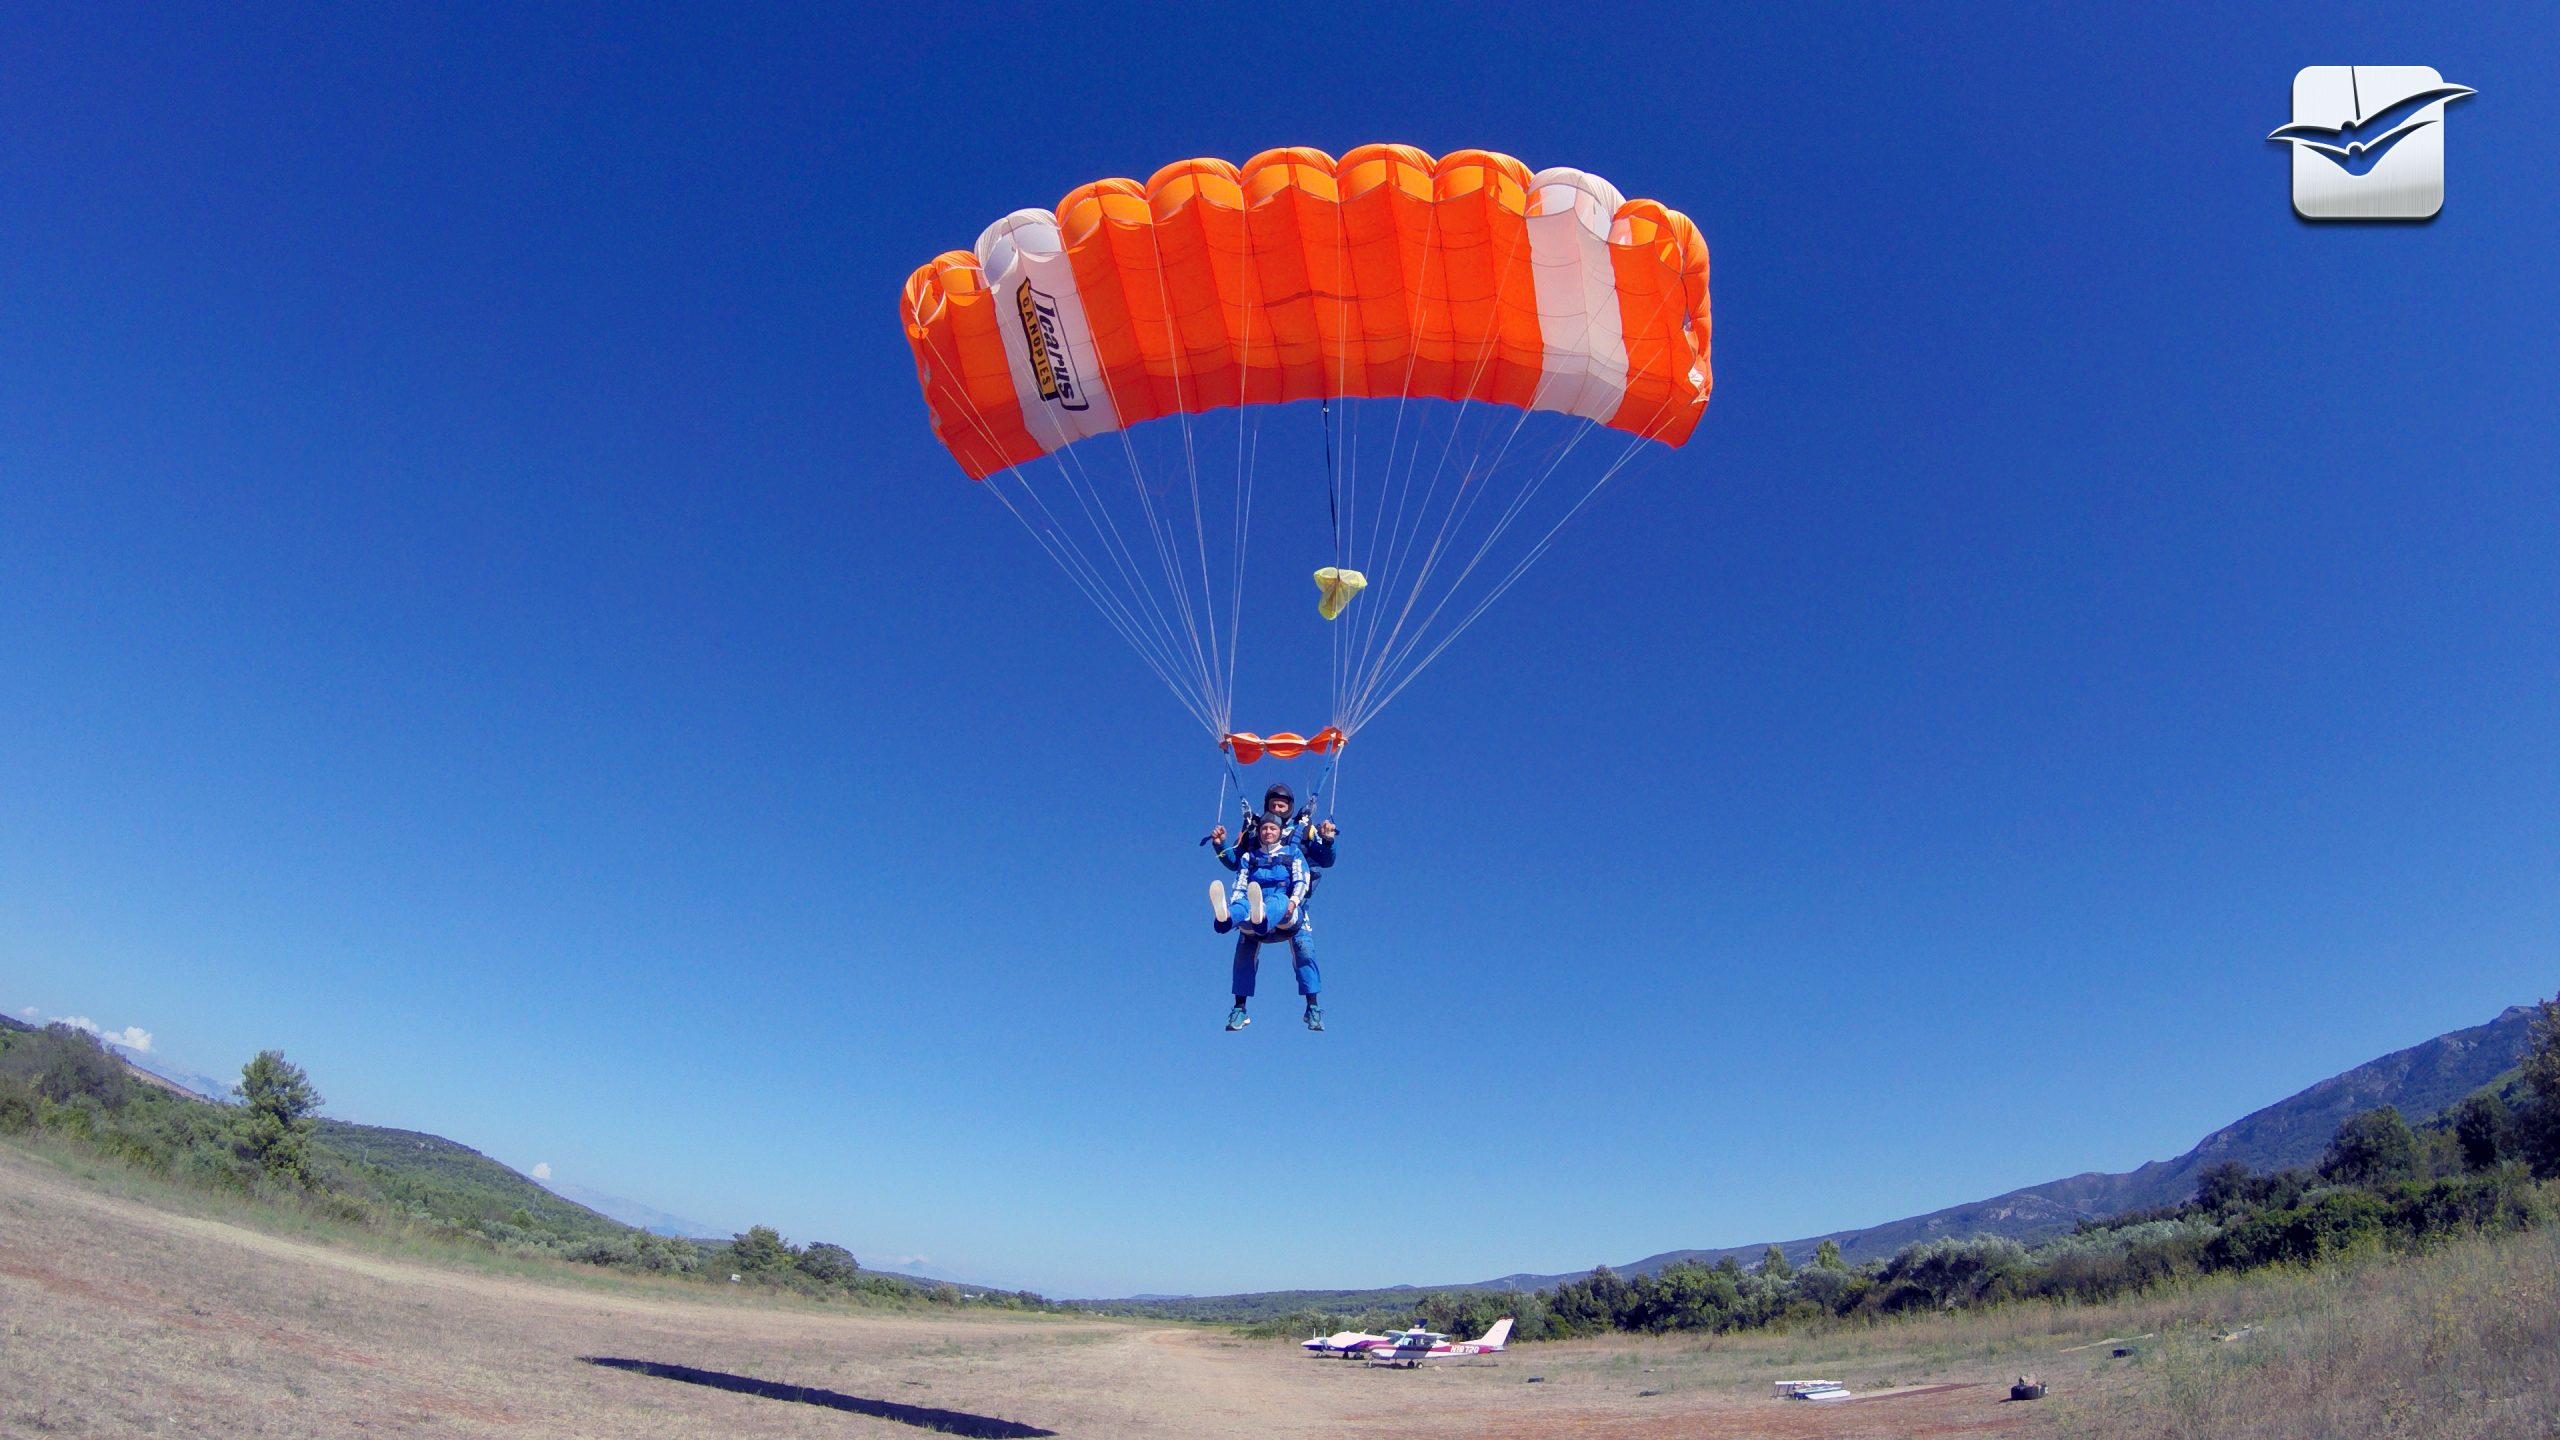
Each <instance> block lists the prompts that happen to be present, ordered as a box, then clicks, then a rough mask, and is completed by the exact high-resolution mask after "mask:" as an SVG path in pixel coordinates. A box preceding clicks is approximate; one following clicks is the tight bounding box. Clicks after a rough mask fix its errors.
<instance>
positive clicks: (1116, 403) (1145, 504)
mask: <svg viewBox="0 0 2560 1440" xmlns="http://www.w3.org/2000/svg"><path fill="white" fill-rule="evenodd" d="M1158 288H1159V289H1161V288H1162V281H1161V279H1159V281H1158ZM1095 369H1096V371H1097V372H1098V373H1099V374H1100V376H1101V378H1102V390H1103V393H1104V394H1105V395H1107V396H1109V397H1110V398H1111V408H1112V411H1113V413H1114V414H1119V415H1126V414H1128V413H1129V412H1128V409H1127V407H1125V406H1123V405H1122V404H1121V403H1120V393H1119V387H1118V386H1117V385H1116V384H1114V383H1113V381H1112V379H1111V367H1109V366H1107V365H1098V366H1096V367H1095ZM1112 433H1113V435H1114V436H1115V437H1116V438H1117V439H1118V440H1119V442H1120V455H1121V459H1122V460H1123V461H1124V462H1126V463H1127V465H1128V467H1129V488H1130V489H1131V490H1132V491H1133V492H1134V493H1135V494H1136V496H1137V499H1138V508H1139V510H1140V511H1141V513H1142V514H1144V516H1145V518H1146V522H1147V538H1148V541H1149V542H1150V544H1152V545H1153V547H1154V549H1155V552H1156V563H1157V565H1158V566H1159V567H1160V568H1161V569H1162V570H1163V571H1164V577H1165V588H1166V590H1167V591H1168V592H1170V594H1171V598H1172V602H1173V609H1174V613H1175V614H1177V615H1178V616H1180V617H1181V620H1182V624H1181V626H1180V627H1179V629H1180V631H1181V634H1182V637H1183V638H1184V639H1186V640H1187V641H1188V642H1189V644H1188V648H1189V650H1190V651H1191V665H1190V666H1189V667H1188V668H1190V669H1191V671H1192V673H1193V675H1194V676H1195V677H1196V683H1197V684H1198V685H1199V687H1200V695H1201V698H1202V700H1203V702H1204V703H1205V704H1206V705H1207V708H1208V710H1209V711H1210V712H1211V718H1210V719H1208V720H1206V721H1204V722H1203V723H1205V724H1206V725H1207V726H1208V728H1209V733H1210V734H1212V735H1222V734H1225V733H1226V730H1227V727H1226V726H1225V725H1224V724H1222V723H1220V719H1221V718H1222V715H1223V711H1224V710H1225V707H1224V706H1223V705H1220V704H1218V703H1217V700H1216V697H1217V693H1218V686H1217V680H1216V678H1215V676H1214V675H1213V674H1212V673H1211V671H1210V669H1209V664H1208V657H1207V655H1206V654H1205V653H1203V651H1202V649H1201V645H1200V633H1199V622H1198V621H1197V619H1196V618H1195V617H1193V615H1192V614H1191V607H1190V603H1189V587H1188V583H1187V582H1186V581H1185V580H1184V579H1183V578H1182V567H1181V566H1180V565H1179V564H1178V563H1177V562H1176V560H1175V559H1174V556H1173V553H1172V550H1171V549H1170V548H1169V547H1168V545H1167V543H1166V539H1165V534H1166V531H1167V529H1168V528H1169V527H1167V526H1165V525H1163V524H1162V523H1160V522H1159V520H1158V519H1157V516H1156V509H1155V502H1154V500H1153V498H1152V497H1151V496H1150V495H1149V494H1148V491H1147V479H1146V467H1145V466H1143V465H1141V464H1140V463H1139V462H1138V447H1137V445H1136V443H1135V442H1133V441H1131V440H1130V438H1129V431H1128V427H1126V426H1122V427H1120V428H1118V429H1116V430H1114V431H1113V432H1112ZM1187 433H1188V432H1187V430H1186V435H1187ZM1067 448H1069V449H1072V448H1073V447H1072V446H1070V447H1067ZM1114 528H1115V530H1116V529H1117V526H1116V525H1115V527H1114ZM1148 591H1149V595H1150V597H1152V595H1153V587H1152V586H1150V587H1148ZM1167 628H1168V629H1169V630H1171V629H1174V628H1176V627H1173V626H1171V625H1170V624H1168V626H1167Z"/></svg>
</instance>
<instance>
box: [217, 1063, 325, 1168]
mask: <svg viewBox="0 0 2560 1440" xmlns="http://www.w3.org/2000/svg"><path fill="white" fill-rule="evenodd" d="M232 1093H234V1094H236V1095H238V1096H239V1097H240V1114H239V1116H238V1118H236V1119H235V1120H233V1122H232V1125H231V1145H232V1149H233V1150H235V1151H236V1152H238V1154H239V1155H240V1156H241V1158H243V1159H245V1160H248V1161H250V1162H251V1163H253V1164H255V1165H256V1166H257V1167H258V1169H259V1170H260V1171H262V1172H264V1173H265V1174H266V1175H268V1176H270V1177H272V1178H274V1179H278V1180H290V1181H293V1182H294V1183H296V1184H301V1185H308V1184H310V1183H312V1180H313V1178H314V1177H313V1175H312V1153H311V1132H312V1131H313V1130H314V1129H316V1128H318V1124H319V1122H318V1121H316V1120H315V1119H313V1118H312V1112H313V1111H315V1110H318V1109H319V1108H320V1092H319V1091H318V1090H317V1089H315V1088H313V1086H312V1084H311V1077H310V1076H308V1075H306V1074H304V1073H303V1072H302V1067H301V1066H299V1065H296V1064H294V1063H293V1062H292V1061H290V1060H287V1059H285V1058H284V1052H283V1051H281V1050H261V1051H259V1052H258V1055H257V1058H256V1059H254V1060H251V1061H250V1062H249V1063H248V1064H246V1065H243V1066H241V1067H240V1083H239V1084H238V1085H236V1086H233V1087H232Z"/></svg>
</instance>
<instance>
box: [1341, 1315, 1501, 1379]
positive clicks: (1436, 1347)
mask: <svg viewBox="0 0 2560 1440" xmlns="http://www.w3.org/2000/svg"><path fill="white" fill-rule="evenodd" d="M1384 1338H1385V1341H1386V1343H1385V1344H1382V1345H1374V1346H1371V1347H1370V1348H1368V1349H1366V1350H1362V1351H1361V1352H1359V1354H1360V1358H1361V1360H1362V1362H1364V1363H1366V1364H1370V1365H1402V1366H1404V1367H1405V1368H1406V1369H1412V1368H1414V1367H1415V1366H1418V1365H1420V1364H1421V1363H1422V1362H1423V1361H1425V1360H1446V1359H1449V1358H1450V1357H1452V1356H1456V1355H1491V1354H1494V1353H1496V1352H1497V1351H1499V1350H1501V1349H1502V1347H1504V1346H1505V1345H1508V1344H1510V1343H1511V1317H1510V1316H1508V1315H1505V1316H1503V1317H1502V1318H1501V1319H1499V1320H1496V1321H1494V1322H1493V1328H1492V1329H1490V1330H1487V1331H1485V1332H1484V1334H1483V1335H1482V1336H1480V1337H1479V1338H1477V1339H1474V1340H1461V1341H1458V1342H1456V1343H1454V1344H1453V1343H1451V1341H1450V1339H1449V1337H1448V1336H1446V1335H1443V1334H1441V1333H1439V1332H1438V1331H1436V1330H1424V1329H1421V1328H1419V1327H1417V1328H1415V1329H1411V1330H1394V1331H1389V1332H1388V1333H1387V1335H1386V1336H1385V1337H1384Z"/></svg>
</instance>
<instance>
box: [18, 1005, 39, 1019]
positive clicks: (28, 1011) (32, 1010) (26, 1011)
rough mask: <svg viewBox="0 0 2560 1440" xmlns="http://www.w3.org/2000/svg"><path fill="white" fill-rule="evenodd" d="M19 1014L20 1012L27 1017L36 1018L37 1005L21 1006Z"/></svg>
mask: <svg viewBox="0 0 2560 1440" xmlns="http://www.w3.org/2000/svg"><path fill="white" fill-rule="evenodd" d="M18 1014H19V1015H20V1016H21V1017H23V1018H25V1019H28V1020H33V1019H34V1018H36V1007H34V1006H33V1005H28V1006H24V1007H21V1008H20V1009H19V1011H18Z"/></svg>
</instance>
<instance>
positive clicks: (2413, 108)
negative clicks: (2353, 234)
mask: <svg viewBox="0 0 2560 1440" xmlns="http://www.w3.org/2000/svg"><path fill="white" fill-rule="evenodd" d="M2477 93H2478V92H2477V91H2475V90H2473V89H2471V88H2470V87H2469V86H2467V85H2448V84H2446V83H2445V79H2444V77H2443V76H2442V75H2439V74H2437V73H2436V72H2435V71H2434V70H2433V69H2431V68H2429V67H2427V66H2424V65H2311V66H2306V67H2304V68H2303V70H2302V71H2301V73H2299V74H2297V75H2295V76H2294V77H2293V123H2292V124H2290V125H2286V126H2283V127H2281V128H2279V129H2277V130H2276V131H2275V132H2274V133H2272V134H2270V135H2268V136H2267V138H2268V139H2269V140H2275V141H2282V142H2284V143H2285V144H2287V145H2290V146H2292V147H2293V208H2294V212H2295V213H2296V214H2298V215H2300V216H2302V217H2303V218H2304V219H2306V220H2424V219H2427V218H2429V217H2431V216H2433V215H2434V214H2435V213H2436V212H2437V211H2438V210H2440V209H2442V208H2443V206H2444V126H2443V121H2444V107H2445V106H2446V105H2447V104H2449V103H2451V102H2453V101H2456V100H2460V99H2462V98H2463V97H2465V96H2468V95H2473V94H2477Z"/></svg>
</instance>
